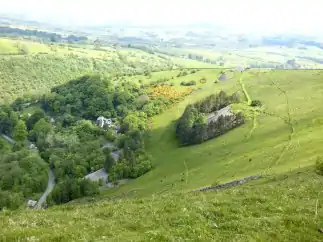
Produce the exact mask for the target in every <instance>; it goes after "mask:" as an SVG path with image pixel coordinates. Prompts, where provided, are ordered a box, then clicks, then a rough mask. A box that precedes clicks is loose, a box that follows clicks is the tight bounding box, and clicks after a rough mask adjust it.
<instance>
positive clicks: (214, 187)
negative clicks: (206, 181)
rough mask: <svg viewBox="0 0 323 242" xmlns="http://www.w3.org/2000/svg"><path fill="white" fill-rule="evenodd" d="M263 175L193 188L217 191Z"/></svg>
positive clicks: (202, 190) (201, 190)
mask: <svg viewBox="0 0 323 242" xmlns="http://www.w3.org/2000/svg"><path fill="white" fill-rule="evenodd" d="M262 177H263V175H255V176H248V177H245V178H242V179H238V180H234V181H231V182H227V183H223V184H219V185H216V186H210V187H204V188H200V189H197V190H193V192H207V191H217V190H222V189H228V188H231V187H235V186H238V185H242V184H244V183H247V182H249V181H252V180H257V179H260V178H262Z"/></svg>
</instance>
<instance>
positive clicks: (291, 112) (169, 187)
mask: <svg viewBox="0 0 323 242" xmlns="http://www.w3.org/2000/svg"><path fill="white" fill-rule="evenodd" d="M217 75H218V71H215V70H205V71H200V72H197V73H195V74H193V75H190V76H189V77H188V78H190V79H194V78H195V79H196V80H199V78H200V77H201V76H205V77H206V78H207V79H208V80H209V81H208V82H207V83H206V84H198V86H197V87H195V88H196V90H195V92H193V94H191V95H190V96H189V97H187V98H186V99H185V100H184V101H183V102H181V103H179V104H178V105H175V106H174V107H172V108H170V109H169V110H167V111H166V112H165V113H164V114H162V115H159V116H157V117H155V118H154V119H153V120H152V132H151V136H150V138H149V139H148V140H147V150H148V152H149V153H150V154H151V155H152V157H153V160H154V164H155V168H154V170H153V171H151V172H149V173H148V174H147V175H145V176H143V177H141V178H139V179H137V180H135V181H133V182H131V183H129V184H127V185H125V186H123V187H121V188H120V189H118V190H117V191H107V195H109V194H111V193H114V192H116V193H117V194H119V193H122V192H127V191H129V190H136V191H137V196H145V195H151V194H154V193H156V192H160V191H164V192H173V191H189V190H191V189H194V188H199V187H203V186H208V185H212V184H216V183H218V182H226V181H230V180H232V179H235V178H239V177H245V176H248V175H254V174H258V173H266V174H272V173H281V172H286V171H289V170H293V169H297V168H300V167H306V166H308V165H312V164H314V163H315V160H316V158H317V157H318V156H320V155H323V151H322V149H321V148H320V147H321V146H322V144H323V129H322V125H323V112H322V109H321V108H320V104H321V103H322V90H323V83H322V78H323V72H318V71H271V72H254V71H251V72H247V73H244V74H240V73H237V74H235V78H234V79H231V80H228V81H223V82H219V83H216V84H215V83H214V82H213V81H212V80H214V78H215V77H216V76H217ZM183 78H185V77H183ZM186 78H187V77H186ZM178 81H179V80H178ZM175 82H176V80H175ZM241 84H242V85H243V86H244V89H245V90H246V91H247V92H248V95H249V96H250V97H251V99H259V100H260V101H261V102H262V103H263V105H264V106H263V108H262V109H261V110H252V109H250V107H248V106H247V101H245V103H243V104H240V105H236V106H235V107H234V108H235V109H243V110H245V114H246V116H247V119H248V121H247V122H246V124H245V125H243V126H242V127H239V128H237V129H235V130H233V131H230V132H229V133H227V134H225V135H223V136H221V137H218V138H215V139H213V140H210V141H208V142H205V143H203V144H201V145H196V146H190V147H182V148H179V146H178V143H177V140H176V138H175V125H176V120H177V119H178V118H179V117H180V115H181V114H182V112H183V111H184V109H185V107H186V105H187V104H189V103H192V102H195V101H196V100H199V99H201V98H203V97H205V96H206V95H209V94H211V93H216V92H218V91H220V90H226V91H229V92H233V91H238V92H239V93H240V95H241V96H242V97H243V96H244V94H243V91H242V90H243V88H242V85H241Z"/></svg>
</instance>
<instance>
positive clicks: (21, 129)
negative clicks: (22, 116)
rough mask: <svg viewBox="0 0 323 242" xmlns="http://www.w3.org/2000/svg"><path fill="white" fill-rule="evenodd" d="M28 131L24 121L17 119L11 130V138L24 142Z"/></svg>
mask: <svg viewBox="0 0 323 242" xmlns="http://www.w3.org/2000/svg"><path fill="white" fill-rule="evenodd" d="M27 135H28V131H27V127H26V124H25V122H24V121H22V120H19V121H18V123H17V125H16V126H15V127H14V130H13V138H14V139H15V140H16V141H17V142H24V141H25V140H26V139H27Z"/></svg>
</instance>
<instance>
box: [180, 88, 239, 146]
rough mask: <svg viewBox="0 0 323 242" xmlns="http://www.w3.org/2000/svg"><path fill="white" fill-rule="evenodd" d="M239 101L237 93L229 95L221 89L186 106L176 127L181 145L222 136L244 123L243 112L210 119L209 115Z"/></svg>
mask: <svg viewBox="0 0 323 242" xmlns="http://www.w3.org/2000/svg"><path fill="white" fill-rule="evenodd" d="M236 102H239V96H238V95H237V94H233V95H231V96H230V95H227V94H226V93H225V92H223V91H221V92H220V93H218V94H217V95H215V94H212V95H211V96H209V97H207V98H205V99H203V100H201V101H199V102H197V103H195V104H190V105H188V106H187V107H186V109H185V111H184V113H183V115H182V116H181V118H180V119H179V121H178V123H177V127H176V136H177V137H178V139H179V141H180V144H181V145H191V144H199V143H202V142H204V141H206V140H208V139H212V138H215V137H217V136H220V135H222V134H224V133H226V132H227V131H229V130H231V129H233V128H235V127H237V126H239V125H241V124H243V123H244V117H243V115H242V113H237V114H231V115H225V116H220V117H218V118H217V119H215V120H212V119H211V120H208V117H207V115H208V114H210V113H212V112H215V111H218V110H220V109H222V108H224V107H227V106H228V105H230V104H232V103H236Z"/></svg>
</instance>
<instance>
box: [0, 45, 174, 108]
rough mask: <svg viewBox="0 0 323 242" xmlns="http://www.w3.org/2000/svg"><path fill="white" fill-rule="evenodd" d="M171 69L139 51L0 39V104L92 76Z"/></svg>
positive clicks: (159, 59) (171, 65) (166, 62)
mask: <svg viewBox="0 0 323 242" xmlns="http://www.w3.org/2000/svg"><path fill="white" fill-rule="evenodd" d="M173 65H174V64H173V63H172V62H171V61H169V60H166V59H163V58H160V57H158V56H155V55H151V54H148V53H146V52H144V51H139V50H135V51H133V50H131V49H125V50H116V49H113V48H107V47H106V48H103V49H100V50H94V49H93V46H76V45H74V46H66V45H46V44H41V43H37V42H31V41H18V40H9V39H0V89H1V93H0V102H10V101H12V100H14V99H15V98H17V97H19V96H22V95H23V94H29V93H31V94H39V93H40V94H41V93H44V92H46V91H48V90H50V88H52V87H53V86H55V85H58V84H62V83H65V82H67V81H69V80H71V79H74V78H76V77H79V76H81V75H84V74H88V73H92V72H96V73H100V74H107V75H114V74H116V73H119V74H120V73H127V74H134V73H143V72H144V71H158V70H165V69H170V68H172V67H173Z"/></svg>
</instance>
